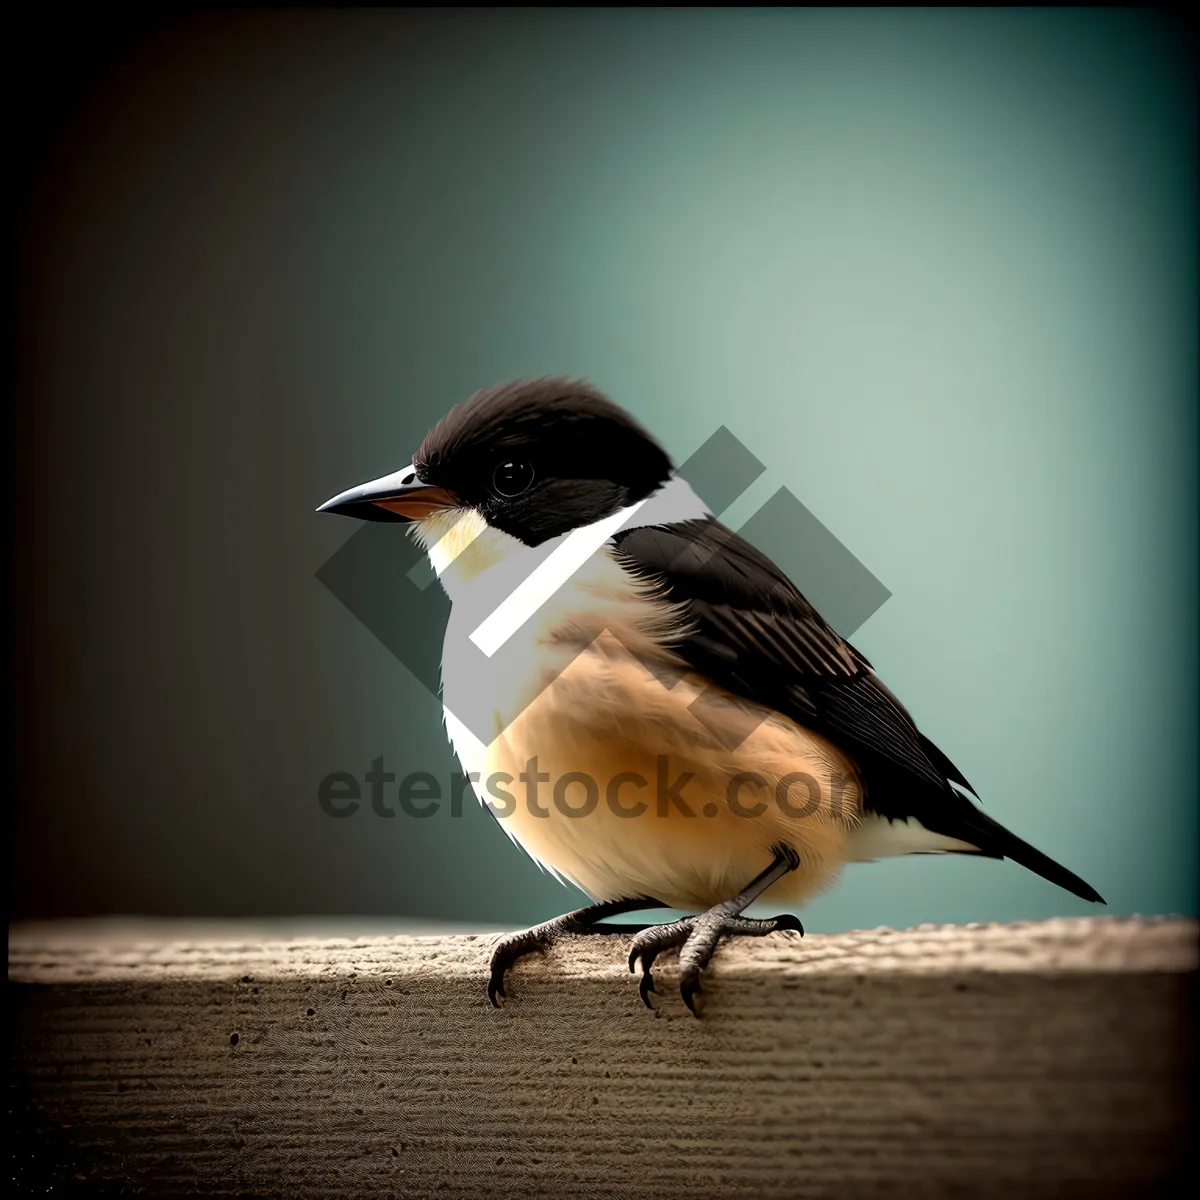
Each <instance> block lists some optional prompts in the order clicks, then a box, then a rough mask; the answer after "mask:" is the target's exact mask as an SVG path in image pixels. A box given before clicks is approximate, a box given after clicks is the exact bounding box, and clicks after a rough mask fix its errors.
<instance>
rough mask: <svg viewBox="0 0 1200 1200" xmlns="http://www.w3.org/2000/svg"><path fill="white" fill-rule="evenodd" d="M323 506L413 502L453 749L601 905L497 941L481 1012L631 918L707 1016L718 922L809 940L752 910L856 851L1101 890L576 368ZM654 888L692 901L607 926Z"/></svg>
mask: <svg viewBox="0 0 1200 1200" xmlns="http://www.w3.org/2000/svg"><path fill="white" fill-rule="evenodd" d="M318 511H320V512H326V513H337V514H342V515H347V516H352V517H356V518H360V519H365V520H375V521H392V522H397V523H402V524H404V525H407V526H408V529H409V531H410V532H411V533H412V534H413V535H414V536H415V538H416V539H417V541H418V542H419V543H420V545H421V546H422V547H423V548H424V549H425V550H426V551H427V553H428V556H429V559H430V562H431V565H432V567H433V569H434V571H435V572H436V573H437V576H438V578H439V580H440V582H441V584H442V586H443V587H444V588H445V590H446V593H447V595H448V596H449V599H450V602H451V606H450V616H449V618H448V621H447V625H446V633H445V640H444V644H443V649H442V699H443V715H444V719H445V723H446V727H447V732H448V734H449V737H450V740H451V743H452V744H453V747H454V750H455V752H456V754H457V756H458V758H459V760H460V761H461V763H462V766H463V768H464V771H466V772H467V774H468V778H470V780H471V784H472V787H473V788H474V790H475V791H476V793H477V795H478V796H479V799H480V800H481V802H483V803H484V804H485V805H487V806H489V807H490V808H491V809H492V811H493V812H494V813H496V814H497V816H498V817H499V818H500V819H501V824H502V826H503V828H504V830H505V832H506V833H507V834H508V835H509V836H510V837H511V838H512V839H513V840H514V841H516V842H517V843H519V844H520V846H521V847H523V848H524V850H526V851H527V852H528V853H529V855H530V856H531V857H532V858H533V859H534V860H535V861H536V862H538V863H539V864H540V865H541V866H542V867H544V868H545V869H547V870H548V871H550V872H551V873H552V874H553V875H554V876H555V877H556V878H558V879H560V880H562V881H565V882H567V883H570V884H574V885H575V886H576V887H577V888H579V889H580V890H581V891H582V892H584V893H585V894H586V895H587V896H588V898H589V899H590V901H591V903H590V904H588V905H586V906H584V907H582V908H579V909H576V910H574V911H571V912H568V913H565V914H564V915H562V916H559V917H556V918H554V919H552V920H549V921H546V922H543V923H541V924H539V925H536V926H534V927H532V928H531V929H527V930H522V931H519V932H517V933H514V934H511V935H506V936H505V937H503V938H501V939H500V940H499V941H498V942H497V943H496V944H495V947H494V949H493V952H492V955H491V961H490V971H489V979H488V997H489V999H490V1000H491V1002H492V1004H493V1005H495V1006H497V1007H499V1006H500V1005H501V1002H502V1001H504V1000H506V999H507V996H508V993H507V989H506V977H507V972H508V971H509V969H510V968H511V967H512V966H513V965H514V964H515V963H516V962H517V961H518V960H519V959H521V958H522V957H524V956H525V955H526V954H529V953H532V952H544V951H546V950H548V949H549V948H550V947H551V946H553V945H554V944H555V943H556V942H557V941H559V940H560V939H561V938H563V937H565V936H571V935H580V934H589V933H614V932H623V933H625V934H626V935H628V934H629V933H630V932H632V933H633V935H634V936H633V942H632V947H631V950H630V953H629V959H628V962H629V969H630V972H631V973H633V974H635V975H639V974H640V983H639V991H640V995H641V999H642V1000H643V1002H644V1003H645V1004H646V1005H647V1006H648V1007H653V1001H652V999H651V997H652V995H653V994H655V993H657V988H656V986H655V980H654V965H655V962H656V961H657V959H658V958H659V956H660V955H662V954H664V953H666V952H668V951H676V950H677V951H678V954H679V985H678V986H679V992H680V995H681V998H682V1000H683V1002H684V1003H685V1004H686V1006H687V1007H688V1009H690V1010H691V1011H692V1012H693V1013H696V1014H698V1013H699V1010H698V1009H697V998H698V997H699V996H700V994H701V992H702V986H701V985H702V977H703V976H702V973H703V971H704V969H705V967H706V966H707V965H708V963H709V962H710V960H711V959H712V957H713V954H714V952H715V950H716V948H717V946H718V944H719V942H720V941H721V939H722V938H726V937H739V936H745V937H763V936H766V935H769V934H772V933H785V934H789V935H791V936H797V935H799V936H802V935H803V933H804V927H803V924H802V922H801V921H800V920H799V918H798V917H796V916H795V915H794V914H793V913H791V912H787V913H782V914H780V915H778V916H774V917H765V918H755V917H749V916H746V915H745V910H746V909H747V908H748V907H749V906H750V905H752V904H756V903H760V904H767V903H771V904H773V905H775V906H778V907H786V908H788V909H793V908H796V907H799V906H800V904H801V902H803V901H804V900H806V899H807V898H809V897H811V896H812V895H814V894H815V893H818V892H820V891H823V890H825V889H826V888H828V887H830V886H832V884H833V883H834V882H836V880H837V878H838V876H839V874H840V872H841V869H842V867H843V866H844V865H846V864H847V863H854V862H871V861H876V860H878V859H881V858H888V857H892V856H896V855H905V854H962V855H974V856H976V857H984V858H992V859H1009V860H1011V861H1013V862H1015V863H1017V864H1019V865H1020V866H1022V867H1025V868H1027V869H1029V870H1030V871H1033V872H1034V873H1036V874H1037V875H1040V876H1042V877H1043V878H1044V879H1047V880H1050V881H1051V882H1053V883H1055V884H1057V885H1058V886H1059V887H1061V888H1064V889H1066V891H1068V892H1070V893H1072V894H1073V895H1075V896H1078V897H1081V898H1082V899H1085V900H1089V901H1093V902H1096V903H1104V901H1103V899H1102V897H1101V896H1100V894H1099V893H1098V892H1097V891H1096V890H1095V889H1094V888H1093V887H1091V886H1090V885H1089V884H1088V883H1086V882H1084V880H1083V879H1081V878H1080V877H1079V876H1078V875H1076V874H1074V873H1073V872H1071V871H1069V870H1068V869H1067V868H1066V867H1064V866H1062V865H1060V864H1059V863H1057V862H1056V861H1054V860H1053V859H1052V858H1050V857H1048V856H1047V855H1046V854H1044V853H1042V852H1041V851H1040V850H1037V849H1035V848H1034V847H1033V846H1032V845H1030V844H1029V843H1028V842H1026V841H1024V840H1022V839H1021V838H1020V837H1018V836H1017V835H1016V834H1014V833H1012V832H1010V831H1009V830H1008V829H1006V828H1005V827H1004V826H1003V825H1001V824H1000V823H999V822H998V821H997V820H995V819H994V818H993V817H991V816H989V815H988V814H986V813H985V812H984V811H983V809H982V808H981V807H980V802H979V796H978V793H977V792H976V790H975V789H974V788H973V787H972V785H971V784H970V783H969V782H968V781H967V779H966V777H965V776H964V775H963V773H962V772H961V771H960V770H959V769H958V768H957V767H956V766H955V765H954V763H953V762H952V761H951V760H950V758H949V757H947V755H946V754H945V753H943V752H942V751H941V750H940V749H939V748H938V747H937V746H936V745H935V744H934V742H932V741H931V740H930V739H929V738H928V737H926V736H925V734H924V733H922V732H921V730H920V729H919V728H918V726H917V723H916V721H915V720H914V719H913V717H912V716H911V714H910V713H909V711H908V710H907V709H906V708H905V707H904V705H903V704H902V703H901V702H900V700H899V699H898V698H897V697H896V696H895V695H894V694H893V693H892V691H891V690H889V688H888V687H887V686H886V685H885V684H884V683H883V681H882V680H881V679H880V678H879V675H878V674H877V673H876V670H875V668H874V667H873V666H872V664H871V663H870V662H869V661H868V660H867V658H866V657H865V656H864V655H863V654H862V653H861V652H859V651H858V650H857V649H855V647H854V646H853V645H851V643H850V642H849V641H848V640H847V639H846V638H844V637H842V636H840V635H839V634H838V633H837V632H836V631H835V630H834V629H833V627H832V626H831V625H830V624H829V623H828V622H827V621H826V620H825V619H824V618H823V617H822V616H821V614H820V613H819V612H818V611H817V609H816V608H815V607H814V606H813V605H812V604H811V603H810V602H809V601H808V600H807V599H806V598H805V596H804V595H803V594H802V593H801V591H800V590H799V589H798V588H797V586H796V585H795V584H794V583H793V582H792V580H791V579H790V578H789V577H788V576H787V575H786V574H785V573H784V572H783V571H782V570H781V569H780V568H779V567H778V566H777V565H776V564H775V563H774V562H773V561H772V560H771V559H770V558H769V557H768V556H767V555H765V554H764V553H762V552H761V551H759V550H758V549H756V548H755V547H754V546H753V545H751V544H750V543H749V542H747V541H746V540H745V539H744V538H742V537H741V536H740V535H739V534H738V533H737V532H735V531H734V530H732V529H730V528H728V527H727V526H725V525H723V524H722V523H721V522H720V521H719V520H718V519H717V518H716V516H714V514H713V513H712V511H711V510H710V509H709V508H708V507H707V505H705V504H704V502H703V501H702V500H701V498H700V497H699V496H697V495H696V493H695V492H694V491H693V490H692V488H691V487H690V486H689V485H688V484H687V482H686V481H685V480H684V479H683V478H682V477H681V476H680V475H678V474H677V473H676V472H675V467H674V464H673V463H672V460H671V459H670V457H669V455H668V454H667V453H666V451H665V450H664V449H663V448H662V447H661V445H660V444H659V443H658V441H656V440H655V438H654V437H653V436H651V434H650V433H648V432H647V430H646V429H645V428H644V427H643V426H642V425H641V424H640V423H639V422H638V421H636V420H635V419H634V418H633V417H632V416H631V415H630V414H629V413H628V412H626V411H625V409H623V408H621V407H620V406H619V405H617V404H616V403H615V402H614V401H612V400H611V399H609V398H608V396H606V395H605V394H604V393H603V392H601V391H600V390H599V389H598V388H596V387H595V386H594V385H593V384H591V383H590V382H588V381H586V380H582V379H572V378H567V377H562V376H547V377H543V378H536V379H522V380H515V381H511V382H505V383H500V384H497V385H494V386H491V387H487V388H484V389H482V390H480V391H477V392H475V393H474V394H473V395H471V396H470V397H469V398H468V399H466V400H465V401H463V402H461V403H459V404H457V405H455V406H454V407H453V408H451V409H450V411H449V412H448V413H447V414H446V415H445V416H444V417H442V418H441V420H439V421H438V422H437V423H436V424H435V425H434V426H433V428H432V429H430V430H429V432H428V434H427V435H426V436H425V438H424V440H423V441H422V443H421V445H420V446H419V448H418V449H417V451H416V453H415V454H414V455H413V457H412V461H411V463H409V464H408V465H406V466H404V467H402V468H401V469H400V470H398V471H395V472H393V473H391V474H388V475H385V476H383V477H381V478H378V479H374V480H371V481H369V482H367V483H363V484H360V485H357V486H356V487H353V488H350V489H349V490H347V491H344V492H342V493H340V494H338V495H336V496H334V497H333V498H332V499H330V500H328V501H326V502H325V503H324V504H322V505H321V506H320V508H319V509H318ZM518 780H519V781H521V782H523V783H524V785H525V787H524V793H525V794H524V801H525V802H524V803H522V802H521V801H520V799H518V797H517V793H518V792H519V791H520V789H519V788H517V787H516V786H515V785H516V782H517V781H518ZM543 785H546V786H545V788H543ZM601 794H603V799H601ZM653 909H673V910H677V911H682V912H684V913H687V914H689V915H686V916H684V917H682V918H681V919H679V920H667V921H660V922H657V923H655V922H647V923H642V924H637V923H621V922H612V921H611V920H610V918H612V917H615V916H618V915H621V914H626V913H635V912H641V911H649V910H653Z"/></svg>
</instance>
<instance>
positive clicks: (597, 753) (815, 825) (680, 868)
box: [443, 554, 861, 909]
mask: <svg viewBox="0 0 1200 1200" xmlns="http://www.w3.org/2000/svg"><path fill="white" fill-rule="evenodd" d="M673 619H674V614H672V613H671V612H670V610H669V609H668V608H667V607H666V606H664V605H656V604H655V602H654V601H653V599H652V597H649V596H648V595H647V593H646V592H645V590H644V589H642V590H639V589H637V588H635V587H633V586H632V584H631V581H630V580H629V578H628V576H626V575H625V573H624V572H623V571H622V570H621V569H620V567H619V566H617V565H616V564H615V563H614V562H613V561H612V560H611V559H609V558H608V556H607V555H606V554H605V555H598V556H597V558H596V561H595V562H594V563H591V564H589V565H588V566H586V567H585V568H584V569H583V570H582V571H580V572H579V573H578V574H577V576H576V577H575V578H574V579H573V580H572V581H571V582H570V583H569V584H567V585H566V586H565V587H563V588H562V589H561V590H560V591H559V593H558V594H556V595H555V596H554V597H553V598H552V600H551V601H550V602H549V603H547V604H546V605H545V606H544V608H543V610H542V611H541V612H539V613H538V614H536V615H535V617H534V618H533V619H531V620H530V621H529V622H528V623H527V624H526V626H525V627H523V628H522V629H520V630H518V631H517V632H516V633H515V634H514V635H513V638H512V644H511V645H509V646H506V648H505V664H504V666H503V668H501V669H497V670H494V671H481V670H479V669H475V670H473V671H464V672H461V673H457V672H455V671H454V670H453V668H452V667H451V669H450V670H448V671H447V670H445V666H446V664H453V663H454V662H455V661H456V658H457V656H456V653H455V647H454V645H453V644H452V639H454V638H461V637H463V636H464V630H463V629H461V628H457V629H456V628H455V622H454V620H453V619H452V621H451V626H450V627H449V628H448V630H447V646H446V650H445V654H444V659H443V663H444V681H443V686H444V698H445V702H446V710H447V712H446V718H447V727H448V730H449V732H450V734H451V737H452V740H453V741H454V744H455V749H456V751H457V752H458V755H459V758H460V759H461V760H462V762H463V766H464V769H465V770H467V771H471V772H477V773H478V776H479V779H478V782H475V784H474V786H475V788H476V791H477V792H478V793H479V796H480V799H481V800H482V801H484V802H485V803H487V804H489V805H490V806H491V807H492V810H493V812H494V813H495V815H496V816H497V819H498V821H499V822H500V824H501V826H502V827H503V828H504V829H505V831H506V832H507V833H508V834H509V835H510V836H511V837H513V838H514V840H516V841H517V842H518V843H519V844H520V845H521V846H522V847H523V848H524V849H525V850H526V851H528V853H529V854H530V855H531V856H532V857H533V858H534V859H536V860H537V861H538V862H540V863H541V864H543V865H544V866H545V867H547V868H549V869H551V870H552V871H554V872H555V873H556V874H558V875H560V876H562V877H564V878H566V879H568V880H570V881H571V882H573V883H575V884H576V885H577V886H579V887H580V888H582V889H583V890H584V891H585V892H587V893H588V894H589V895H590V896H592V897H593V898H595V899H597V900H603V899H617V898H624V897H633V896H648V897H652V898H654V899H657V900H660V901H662V902H664V903H665V904H667V905H669V906H671V907H673V908H681V909H697V908H705V907H708V906H710V905H712V904H716V903H719V902H720V901H722V900H727V899H729V898H731V897H732V896H735V895H736V894H737V893H738V892H740V891H741V890H742V889H743V888H744V887H745V886H746V884H748V883H749V882H750V881H751V880H752V879H753V878H754V877H755V876H756V875H758V874H759V872H761V871H762V870H763V869H764V868H765V867H766V866H767V865H768V864H769V863H770V862H771V859H772V856H773V850H772V847H773V846H774V845H775V844H777V843H779V842H786V843H788V844H789V845H791V846H793V847H794V848H795V849H796V850H797V851H798V852H799V854H800V857H801V866H800V868H799V869H798V870H796V871H794V872H792V873H791V874H789V875H787V876H786V877H784V878H783V879H781V880H780V881H779V882H778V883H777V884H775V885H774V886H773V887H772V888H771V889H770V890H769V891H768V892H767V893H766V895H765V896H764V901H765V902H766V903H771V902H783V901H786V902H795V901H797V900H799V899H801V898H803V897H804V896H806V895H808V894H809V893H811V892H813V891H815V890H818V889H820V888H822V887H825V886H827V885H828V884H829V883H831V882H832V881H833V879H834V878H835V876H836V872H837V870H838V868H839V867H840V866H841V865H842V863H843V862H844V861H846V857H847V851H846V846H847V839H848V837H849V835H850V834H851V833H852V831H853V830H854V829H855V827H856V826H857V825H858V823H859V821H860V817H861V789H860V786H859V783H858V779H857V776H856V774H855V772H854V769H853V767H852V766H851V764H850V763H849V762H848V760H846V759H845V757H844V756H843V755H842V754H841V753H840V752H839V751H838V750H837V749H836V748H835V747H834V746H833V745H832V744H830V743H829V742H828V741H827V740H825V739H824V738H822V737H820V736H819V735H817V734H815V733H813V732H811V731H809V730H806V729H804V728H802V727H801V726H799V725H797V724H795V723H794V722H792V721H790V720H788V719H787V718H785V717H782V716H780V715H779V714H776V713H772V712H770V711H769V710H766V709H761V708H755V707H754V706H751V705H748V704H746V703H744V702H741V701H739V700H738V699H736V698H735V697H733V696H731V695H729V694H728V693H725V692H723V691H720V690H718V689H716V688H714V687H713V686H712V685H711V684H709V683H708V682H707V681H706V680H704V679H703V678H701V677H699V676H697V675H695V674H694V673H689V672H687V670H686V668H684V667H683V665H682V664H678V663H672V660H671V656H670V653H669V651H668V650H666V649H665V648H664V641H665V640H666V638H667V637H668V636H669V631H670V628H671V623H672V620H673ZM496 666H497V667H500V664H496ZM652 667H653V669H651V668H652ZM466 689H470V696H469V701H470V703H471V704H472V705H473V712H474V713H475V714H476V719H475V720H474V721H473V722H472V725H473V728H474V730H475V733H472V732H470V731H469V730H468V729H467V728H466V727H465V726H464V725H463V723H462V722H461V721H459V720H458V719H457V718H455V717H454V716H453V715H452V714H453V713H454V712H459V711H463V708H462V705H461V703H460V700H459V698H460V697H461V698H462V700H463V701H464V702H465V701H466V700H468V696H467V691H466ZM485 721H486V724H487V729H486V731H483V730H482V729H481V725H482V724H483V723H484V722H485ZM480 732H485V737H479V736H477V734H479V733H480ZM489 736H490V741H487V740H486V738H487V737H489ZM535 760H536V761H535Z"/></svg>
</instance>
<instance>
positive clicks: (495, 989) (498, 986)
mask: <svg viewBox="0 0 1200 1200" xmlns="http://www.w3.org/2000/svg"><path fill="white" fill-rule="evenodd" d="M586 931H587V926H586V925H584V924H583V923H582V922H580V921H578V920H577V919H576V917H575V914H574V913H564V914H563V916H561V917H555V918H554V920H552V921H543V922H542V924H540V925H534V926H533V928H532V929H523V930H521V932H520V933H510V934H508V935H507V936H506V937H502V938H501V939H500V941H498V942H497V943H496V948H495V949H494V950H493V951H492V973H491V978H490V979H489V980H488V999H489V1000H490V1001H491V1002H492V1005H493V1006H494V1007H495V1008H499V1007H500V1001H501V1000H503V999H505V998H506V996H507V994H508V993H507V992H505V990H504V976H505V973H506V972H507V971H508V968H509V967H511V966H512V965H513V964H514V963H516V961H517V960H518V959H521V958H524V957H525V955H527V954H544V953H545V952H546V951H547V950H548V949H549V948H550V947H551V946H552V945H553V944H554V943H555V942H556V941H557V940H558V939H559V938H560V937H563V936H564V935H566V934H572V933H585V932H586Z"/></svg>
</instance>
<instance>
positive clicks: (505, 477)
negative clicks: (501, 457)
mask: <svg viewBox="0 0 1200 1200" xmlns="http://www.w3.org/2000/svg"><path fill="white" fill-rule="evenodd" d="M532 482H533V468H532V467H531V466H530V465H529V464H528V463H527V462H525V461H524V460H523V459H513V460H511V461H510V462H502V463H501V464H500V465H499V466H498V467H497V468H496V469H495V470H494V471H493V472H492V487H494V488H495V489H496V491H497V492H498V493H499V494H500V495H501V496H506V497H509V498H511V497H513V496H519V495H520V494H521V493H522V492H524V491H527V490H528V488H529V485H530V484H531V483H532Z"/></svg>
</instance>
